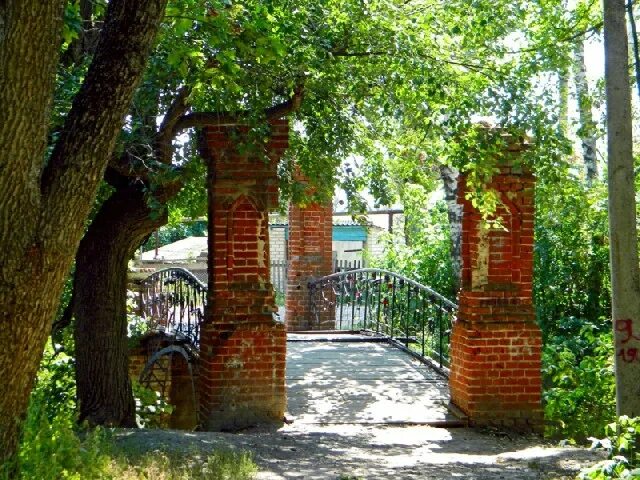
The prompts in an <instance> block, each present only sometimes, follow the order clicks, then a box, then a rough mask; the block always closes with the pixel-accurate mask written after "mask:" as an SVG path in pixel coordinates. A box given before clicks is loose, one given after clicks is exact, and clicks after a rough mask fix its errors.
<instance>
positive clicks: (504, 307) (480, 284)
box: [449, 145, 542, 431]
mask: <svg viewBox="0 0 640 480" xmlns="http://www.w3.org/2000/svg"><path fill="white" fill-rule="evenodd" d="M522 148H523V146H522V145H513V146H511V147H509V151H508V152H507V154H506V155H505V157H506V158H505V160H504V161H503V162H502V163H501V167H500V173H499V174H496V175H494V176H493V179H492V181H491V183H490V184H489V185H488V187H489V188H492V189H494V190H495V191H497V192H498V194H499V197H500V200H501V201H502V205H501V206H500V207H499V208H498V211H497V212H496V215H497V216H500V217H502V222H503V225H504V226H505V227H506V229H507V230H506V231H505V230H501V229H488V228H487V227H486V226H485V225H484V224H483V222H482V218H481V215H480V213H479V212H478V211H477V210H476V209H475V208H474V207H473V206H472V205H471V202H470V201H468V200H467V199H466V198H465V194H466V179H465V177H464V175H461V177H460V186H459V191H458V203H460V204H461V205H462V208H463V217H462V282H461V288H460V295H459V304H460V310H459V312H458V320H457V322H456V323H455V325H454V326H453V331H452V335H451V374H450V379H449V384H450V387H451V399H452V402H453V403H454V404H455V405H457V406H458V407H459V408H460V409H462V410H463V411H464V412H465V413H466V414H467V415H468V416H469V418H470V420H471V422H472V423H473V424H491V425H497V426H504V427H508V428H514V429H518V430H534V431H540V430H541V429H542V407H541V390H542V386H541V373H540V368H541V364H540V362H541V360H540V354H541V344H542V341H541V334H540V328H539V327H538V325H537V324H536V322H535V313H534V308H533V301H532V273H533V214H534V205H533V199H534V184H535V180H534V177H533V175H531V173H529V172H526V171H525V172H523V171H522V170H521V169H519V168H516V167H514V166H513V165H514V160H515V157H516V156H517V155H519V152H520V151H521V150H522Z"/></svg>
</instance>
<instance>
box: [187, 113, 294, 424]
mask: <svg viewBox="0 0 640 480" xmlns="http://www.w3.org/2000/svg"><path fill="white" fill-rule="evenodd" d="M205 133H206V136H207V145H208V150H209V152H208V154H209V156H210V159H209V180H208V182H209V185H208V186H209V219H210V220H209V266H210V268H209V290H208V308H207V312H206V320H205V324H204V325H203V327H202V330H201V336H200V337H201V340H200V363H199V386H198V397H199V403H200V412H199V413H200V424H201V426H202V427H203V428H205V429H211V430H219V429H234V428H241V427H245V426H248V425H252V424H255V423H259V422H266V421H280V420H282V418H283V414H284V409H285V405H286V393H285V383H284V363H285V355H286V338H285V330H284V326H283V325H281V324H279V323H276V322H275V321H274V318H273V315H272V313H273V312H274V310H275V308H276V307H275V301H274V294H273V286H272V285H271V282H270V271H269V227H268V220H269V219H268V212H269V210H270V209H273V208H275V207H277V204H278V184H277V175H276V167H277V162H278V160H279V159H280V157H281V156H282V154H283V153H284V151H285V149H286V148H287V146H288V125H287V122H286V121H277V122H273V123H272V127H271V137H270V139H269V142H268V143H267V144H266V145H263V146H260V148H255V149H253V150H252V149H246V148H239V145H241V143H242V142H243V141H244V140H245V139H246V136H245V133H246V130H245V129H242V128H233V127H209V128H207V129H206V130H205ZM262 153H266V155H267V156H268V158H267V159H265V158H264V156H263V155H262Z"/></svg>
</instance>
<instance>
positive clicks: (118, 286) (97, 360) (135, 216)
mask: <svg viewBox="0 0 640 480" xmlns="http://www.w3.org/2000/svg"><path fill="white" fill-rule="evenodd" d="M165 222H166V212H164V215H163V214H157V215H152V210H151V208H150V207H149V206H148V204H147V202H146V199H145V192H144V188H143V186H142V185H141V184H139V183H138V184H126V185H122V186H120V187H119V188H117V189H116V191H115V193H113V195H112V196H111V197H109V198H108V199H107V200H106V201H105V202H104V204H103V205H102V207H101V208H100V211H99V212H98V214H97V215H96V217H95V218H94V220H93V222H92V223H91V226H90V228H89V229H88V230H87V233H86V234H85V236H84V237H83V239H82V241H81V242H80V247H79V248H78V253H77V254H76V273H75V276H74V316H75V329H74V337H75V344H76V358H77V362H76V383H77V391H78V402H79V406H80V418H79V419H80V421H85V420H86V421H88V422H89V423H90V424H92V425H107V426H119V427H135V426H136V421H135V404H134V401H133V395H132V391H131V382H130V381H129V374H128V372H129V362H128V346H127V304H126V300H127V263H128V261H129V259H130V258H131V257H132V256H133V253H134V251H135V249H136V248H137V247H138V246H139V245H140V243H141V242H142V241H143V240H144V238H146V237H147V236H148V235H149V234H150V233H151V232H153V231H154V230H155V229H156V228H158V227H159V226H161V225H163V224H164V223H165Z"/></svg>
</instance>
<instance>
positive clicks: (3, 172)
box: [0, 0, 166, 462]
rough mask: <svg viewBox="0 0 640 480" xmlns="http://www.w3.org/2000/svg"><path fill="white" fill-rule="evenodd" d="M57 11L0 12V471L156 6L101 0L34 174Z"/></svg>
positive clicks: (8, 7)
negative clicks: (57, 130)
mask: <svg viewBox="0 0 640 480" xmlns="http://www.w3.org/2000/svg"><path fill="white" fill-rule="evenodd" d="M64 3H65V2H64V1H62V0H56V1H53V0H49V1H43V0H39V1H34V0H20V1H17V0H6V1H1V2H0V111H1V112H2V115H3V119H2V121H1V122H0V245H2V249H0V326H1V327H2V328H0V378H2V379H3V381H2V382H1V383H0V462H4V461H5V460H8V459H10V458H11V457H13V455H14V453H15V451H16V448H17V442H18V432H19V426H20V423H21V420H22V419H23V418H24V415H25V413H26V409H27V404H28V399H29V393H30V391H31V388H32V386H33V381H34V378H35V373H36V370H37V368H38V364H39V362H40V359H41V356H42V351H43V348H44V344H45V341H46V338H47V335H48V333H49V332H50V329H51V322H52V320H53V317H54V315H55V313H56V311H57V308H58V303H59V298H60V294H61V291H62V288H63V285H64V280H65V277H66V276H67V274H68V271H69V267H70V265H71V262H72V261H73V258H74V255H75V251H76V249H77V246H78V244H79V242H80V238H81V236H82V233H83V231H84V225H85V221H86V219H87V216H88V213H89V210H90V208H91V206H92V204H93V200H94V197H95V193H96V190H97V187H98V184H99V181H100V179H101V178H102V173H103V171H104V168H105V166H106V163H107V160H108V159H109V158H110V156H111V154H112V150H113V146H114V143H115V139H116V137H117V135H118V133H119V131H120V128H121V125H122V120H123V118H124V116H125V114H126V112H127V110H128V106H129V104H130V101H131V97H132V95H133V91H134V89H135V86H136V85H137V82H138V81H139V79H140V77H141V75H142V72H143V70H144V65H145V61H146V59H147V57H148V54H149V51H150V48H151V46H152V43H153V39H154V38H155V34H156V32H157V29H158V26H159V23H160V20H161V18H162V15H163V12H164V8H165V6H166V0H139V1H136V2H129V1H126V0H111V1H110V2H109V6H108V11H107V15H106V20H105V24H104V27H103V31H102V34H101V39H100V41H99V44H98V47H97V50H96V55H95V56H94V59H93V62H92V64H91V66H90V68H89V71H88V72H87V76H86V79H85V82H84V84H83V86H82V88H81V90H80V92H79V93H78V94H77V95H76V98H75V99H74V102H73V106H72V108H71V111H70V113H69V115H68V117H67V119H66V122H65V125H64V128H63V129H62V133H61V135H60V138H59V140H58V142H57V144H56V146H55V149H54V151H53V153H52V154H51V157H50V158H49V160H48V163H47V166H46V168H44V169H43V164H44V151H45V145H46V144H45V136H46V131H47V127H48V110H49V105H50V99H51V96H52V91H53V73H54V69H55V66H56V64H57V60H58V58H57V54H58V48H59V45H60V43H59V29H60V24H61V23H60V22H61V13H62V7H63V5H64Z"/></svg>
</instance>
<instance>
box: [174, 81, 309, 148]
mask: <svg viewBox="0 0 640 480" xmlns="http://www.w3.org/2000/svg"><path fill="white" fill-rule="evenodd" d="M303 98H304V88H303V87H302V86H298V87H297V88H296V90H295V93H294V95H293V97H291V98H290V99H289V100H287V101H286V102H282V103H280V104H278V105H274V106H273V107H270V108H267V109H266V110H265V111H264V116H265V118H266V119H267V120H273V119H276V118H280V117H284V116H286V115H288V114H290V113H292V112H295V111H296V110H298V109H299V108H300V106H301V105H302V101H303ZM249 115H250V112H246V113H244V114H240V115H234V114H229V113H217V112H194V113H189V114H186V115H183V116H182V117H181V118H180V119H179V120H178V121H177V122H176V124H175V127H174V129H173V136H175V135H178V134H179V133H180V132H182V131H183V130H186V129H188V128H197V127H204V126H207V125H217V126H235V125H241V124H242V123H244V122H245V121H246V118H247V117H249Z"/></svg>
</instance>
